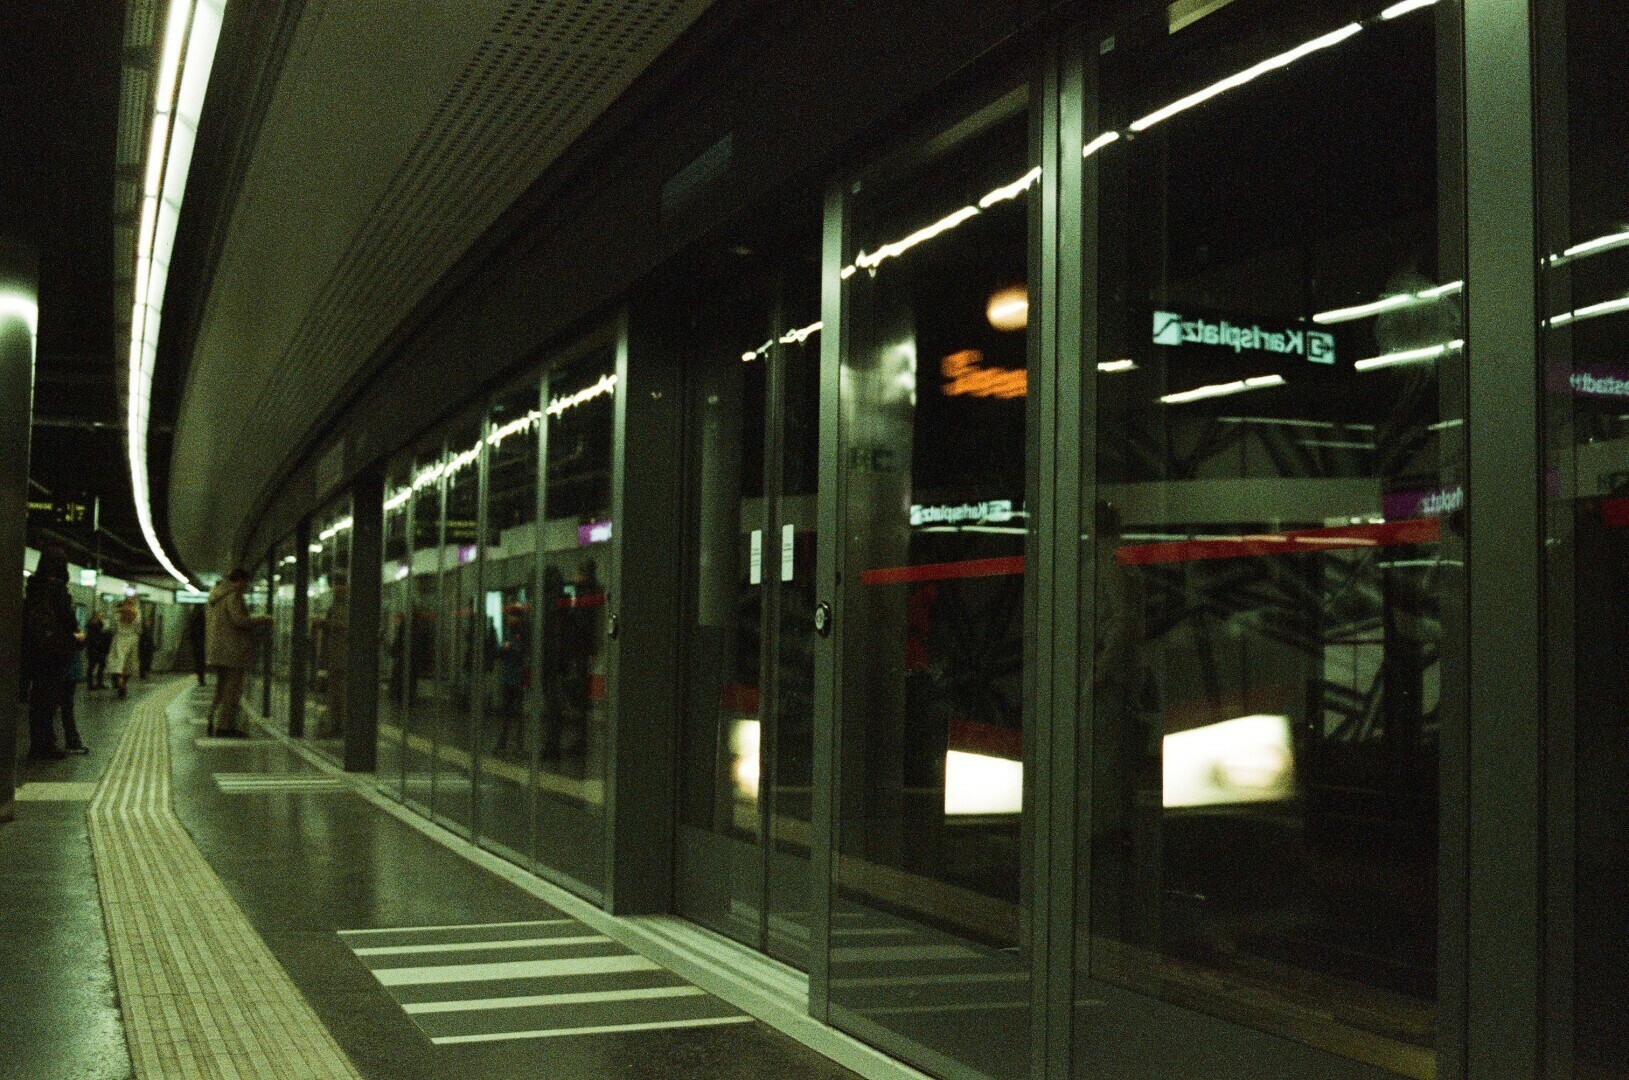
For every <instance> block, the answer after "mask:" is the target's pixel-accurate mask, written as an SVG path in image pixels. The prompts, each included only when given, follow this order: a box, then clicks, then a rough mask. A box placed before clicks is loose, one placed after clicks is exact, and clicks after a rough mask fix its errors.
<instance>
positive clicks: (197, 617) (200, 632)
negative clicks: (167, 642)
mask: <svg viewBox="0 0 1629 1080" xmlns="http://www.w3.org/2000/svg"><path fill="white" fill-rule="evenodd" d="M206 621H207V620H206V617H205V615H204V609H203V608H194V609H193V611H192V614H190V615H188V616H187V647H188V648H190V649H191V650H192V670H193V673H194V674H196V675H197V676H198V685H199V686H208V685H209V683H208V681H207V680H206V679H205V678H204V672H205V671H207V670H208V669H209V665H207V664H206V663H204V623H205V622H206Z"/></svg>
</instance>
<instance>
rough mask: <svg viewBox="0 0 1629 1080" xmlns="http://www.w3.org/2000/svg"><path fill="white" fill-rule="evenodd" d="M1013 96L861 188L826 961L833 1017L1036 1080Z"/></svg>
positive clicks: (1023, 364)
mask: <svg viewBox="0 0 1629 1080" xmlns="http://www.w3.org/2000/svg"><path fill="white" fill-rule="evenodd" d="M990 111H991V112H994V111H996V110H990ZM1001 111H1002V113H1004V116H1003V118H1001V119H999V120H995V121H991V120H983V121H981V122H980V123H978V124H968V125H964V126H963V129H962V130H960V131H958V132H955V133H952V135H951V136H948V137H947V138H945V139H942V140H940V149H939V150H938V151H937V153H936V154H935V155H934V156H932V157H931V158H930V159H928V160H926V161H922V162H919V163H918V164H916V165H914V166H913V167H908V168H903V169H900V170H899V171H897V172H896V173H895V174H894V175H892V176H890V177H888V178H886V179H883V180H880V181H875V182H873V181H867V182H866V183H865V185H864V187H863V188H862V189H860V191H859V193H858V194H857V195H856V196H855V197H854V198H853V199H852V200H851V221H852V225H851V237H852V239H851V242H850V247H849V254H848V258H849V260H850V264H849V265H850V269H845V270H844V274H845V277H846V281H847V285H846V288H845V291H844V298H843V311H844V318H845V340H844V350H843V351H844V358H843V399H842V409H843V418H842V419H843V425H844V443H843V445H844V448H845V449H844V453H845V458H844V461H843V466H844V468H845V469H846V476H847V491H846V496H845V503H846V506H845V508H844V513H845V515H846V518H845V534H844V536H843V539H842V554H841V556H840V558H841V563H840V566H841V571H842V589H843V596H842V601H843V607H842V618H841V620H840V622H839V624H838V629H839V631H840V632H841V633H842V635H843V638H842V649H841V656H842V658H843V660H842V663H843V671H842V675H841V677H842V680H843V682H842V687H841V694H842V696H841V703H842V704H841V707H842V715H841V717H840V723H839V740H840V746H839V754H840V761H839V766H838V775H839V777H840V789H839V791H838V792H837V807H838V816H837V836H836V838H835V839H836V845H837V851H836V859H835V874H836V880H835V882H834V896H835V902H834V907H833V911H832V938H831V952H830V957H831V961H830V969H831V1002H832V1005H833V1009H834V1013H833V1016H834V1019H835V1020H836V1022H837V1023H839V1024H841V1025H842V1026H844V1027H848V1028H850V1029H852V1030H854V1031H855V1032H856V1033H857V1034H860V1035H863V1036H867V1037H872V1038H878V1037H880V1038H882V1039H883V1040H884V1041H889V1042H898V1041H900V1039H901V1037H902V1038H903V1039H904V1040H908V1041H909V1042H908V1043H907V1044H905V1047H904V1052H905V1053H906V1054H907V1055H908V1056H911V1057H913V1058H915V1059H917V1060H920V1061H922V1062H923V1063H924V1064H926V1065H928V1067H930V1068H933V1069H934V1071H936V1072H942V1071H944V1070H945V1069H946V1068H948V1067H950V1066H949V1065H948V1064H947V1063H949V1062H955V1063H960V1064H961V1065H962V1066H970V1067H972V1068H973V1069H976V1070H977V1071H979V1072H980V1073H983V1074H985V1075H989V1076H1024V1075H1028V1071H1029V1062H1030V1035H1029V1013H1030V1010H1029V999H1030V990H1029V978H1030V961H1029V956H1028V953H1027V942H1026V939H1025V936H1024V934H1023V933H1022V931H1021V927H1022V925H1023V924H1024V922H1025V918H1024V916H1023V911H1024V903H1025V897H1024V895H1023V893H1022V888H1021V882H1022V881H1023V879H1024V875H1023V873H1022V872H1021V869H1020V862H1021V858H1020V851H1021V849H1022V840H1023V835H1024V829H1023V812H1022V811H1023V786H1024V781H1023V777H1024V763H1023V761H1024V753H1023V751H1024V745H1025V740H1024V729H1025V722H1026V704H1025V700H1026V695H1025V692H1024V687H1025V679H1026V672H1025V665H1024V655H1025V647H1024V643H1025V638H1026V633H1027V632H1031V631H1032V630H1033V628H1031V627H1028V626H1027V625H1026V616H1025V610H1026V603H1025V589H1026V582H1025V572H1024V557H1025V547H1026V534H1027V526H1026V521H1027V517H1026V508H1025V494H1026V487H1027V484H1028V481H1029V452H1028V451H1029V448H1028V445H1027V439H1026V427H1027V422H1028V417H1027V408H1026V403H1027V401H1028V396H1027V387H1028V365H1029V350H1028V348H1027V345H1026V334H1025V328H1026V326H1027V324H1028V311H1029V298H1028V289H1027V283H1028V280H1029V265H1028V251H1029V229H1028V220H1029V202H1030V199H1029V193H1030V192H1031V191H1032V190H1033V184H1034V181H1035V180H1036V178H1037V177H1038V175H1039V170H1038V169H1032V168H1031V166H1030V154H1029V148H1028V142H1029V139H1028V117H1027V115H1026V113H1025V112H1024V111H1023V108H1022V103H1021V102H1015V103H1012V104H1011V107H1009V108H1004V109H1003V110H1001ZM946 143H948V144H949V145H948V146H946V145H945V144H946ZM839 1010H840V1011H839ZM879 1033H882V1034H881V1035H879ZM909 1044H915V1045H914V1048H913V1047H911V1046H910V1045H909Z"/></svg>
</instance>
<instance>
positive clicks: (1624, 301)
mask: <svg viewBox="0 0 1629 1080" xmlns="http://www.w3.org/2000/svg"><path fill="white" fill-rule="evenodd" d="M1619 311H1629V296H1625V297H1622V298H1620V299H1618V300H1603V301H1601V302H1600V303H1599V304H1588V305H1586V306H1584V307H1581V308H1575V309H1574V310H1572V311H1564V312H1562V313H1561V314H1560V315H1556V316H1554V317H1553V318H1550V319H1548V320H1546V322H1547V324H1548V325H1550V326H1566V325H1568V324H1569V323H1575V322H1582V321H1583V320H1584V319H1596V318H1600V317H1601V316H1602V315H1612V314H1614V313H1616V312H1619Z"/></svg>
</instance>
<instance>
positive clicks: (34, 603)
mask: <svg viewBox="0 0 1629 1080" xmlns="http://www.w3.org/2000/svg"><path fill="white" fill-rule="evenodd" d="M56 599H57V598H56V597H53V596H51V595H49V594H39V595H35V596H32V597H29V598H28V601H27V602H26V603H25V605H24V610H23V642H24V645H25V647H26V648H27V650H28V651H29V652H30V653H31V654H33V655H35V656H38V657H42V658H43V657H61V656H68V655H70V654H71V653H72V652H73V651H74V646H75V645H76V644H77V642H76V641H75V640H74V635H73V631H71V630H69V629H68V624H67V621H66V620H65V619H63V617H62V612H61V611H60V610H58V606H57V604H55V603H54V602H53V601H55V600H56Z"/></svg>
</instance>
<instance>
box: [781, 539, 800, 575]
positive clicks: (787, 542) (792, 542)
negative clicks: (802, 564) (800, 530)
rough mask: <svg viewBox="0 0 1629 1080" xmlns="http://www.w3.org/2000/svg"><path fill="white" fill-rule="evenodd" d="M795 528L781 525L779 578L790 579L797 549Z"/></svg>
mask: <svg viewBox="0 0 1629 1080" xmlns="http://www.w3.org/2000/svg"><path fill="white" fill-rule="evenodd" d="M797 537H798V534H797V530H796V529H794V528H793V527H792V526H790V525H782V526H781V580H782V581H791V580H792V571H793V569H794V564H795V563H796V562H797V550H798V539H797Z"/></svg>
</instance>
